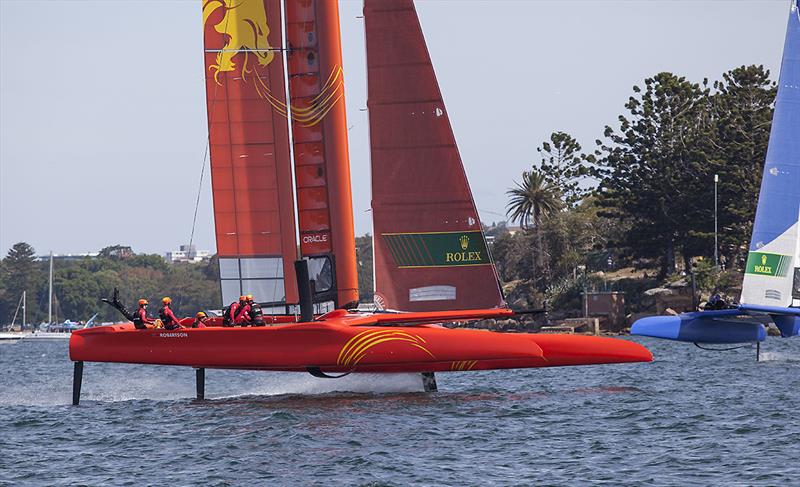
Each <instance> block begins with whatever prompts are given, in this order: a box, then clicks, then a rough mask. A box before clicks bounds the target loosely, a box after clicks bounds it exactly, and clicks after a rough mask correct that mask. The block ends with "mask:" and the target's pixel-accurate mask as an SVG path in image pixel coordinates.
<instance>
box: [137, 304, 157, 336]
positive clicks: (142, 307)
mask: <svg viewBox="0 0 800 487" xmlns="http://www.w3.org/2000/svg"><path fill="white" fill-rule="evenodd" d="M147 304H148V303H147V300H146V299H140V300H139V309H137V310H136V314H135V315H134V317H133V326H135V327H136V328H137V329H139V330H144V329H145V328H147V325H152V324H153V323H155V320H154V319H153V318H150V317H148V316H147Z"/></svg>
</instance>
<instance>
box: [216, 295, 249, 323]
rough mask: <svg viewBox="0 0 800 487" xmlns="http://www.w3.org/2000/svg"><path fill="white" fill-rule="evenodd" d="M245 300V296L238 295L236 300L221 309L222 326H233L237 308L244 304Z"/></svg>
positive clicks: (237, 312)
mask: <svg viewBox="0 0 800 487" xmlns="http://www.w3.org/2000/svg"><path fill="white" fill-rule="evenodd" d="M245 301H247V296H239V301H238V302H237V301H234V302H232V303H231V304H230V305H229V306H228V307H227V308H225V309H224V310H223V311H222V326H233V324H234V323H236V317H237V316H238V314H239V308H241V307H242V306H244V303H245Z"/></svg>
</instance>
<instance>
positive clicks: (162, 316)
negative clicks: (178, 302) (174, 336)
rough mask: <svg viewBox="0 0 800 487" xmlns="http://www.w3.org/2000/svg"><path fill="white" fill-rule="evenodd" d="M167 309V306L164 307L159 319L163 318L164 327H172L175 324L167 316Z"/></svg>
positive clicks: (160, 310)
mask: <svg viewBox="0 0 800 487" xmlns="http://www.w3.org/2000/svg"><path fill="white" fill-rule="evenodd" d="M166 309H167V307H166V306H162V307H161V308H159V310H158V317H159V318H161V322H162V323H164V326H167V325H170V324H172V322H173V320H172V318H171V317H170V316H169V315H168V314H167V311H166Z"/></svg>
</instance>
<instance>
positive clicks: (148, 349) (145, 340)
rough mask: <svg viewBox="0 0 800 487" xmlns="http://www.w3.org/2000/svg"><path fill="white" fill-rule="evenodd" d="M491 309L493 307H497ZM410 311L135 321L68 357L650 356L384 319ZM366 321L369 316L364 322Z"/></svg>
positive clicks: (433, 365) (266, 361) (470, 360)
mask: <svg viewBox="0 0 800 487" xmlns="http://www.w3.org/2000/svg"><path fill="white" fill-rule="evenodd" d="M495 314H497V312H496V311H495ZM400 316H403V317H404V318H406V319H405V320H403V321H404V322H406V323H407V322H408V321H406V320H407V319H408V318H409V317H413V316H415V314H409V315H353V314H348V315H345V314H343V313H342V314H337V315H335V316H330V317H327V318H326V319H324V320H322V321H315V322H313V323H290V324H282V325H275V326H266V327H258V328H222V327H208V328H185V329H180V330H172V331H169V330H163V329H157V330H156V329H149V330H136V329H135V328H134V327H133V325H132V324H121V325H113V326H103V327H98V328H90V329H85V330H78V331H76V332H73V333H72V337H71V338H70V344H69V350H70V359H71V360H73V361H85V362H122V363H138V364H157V365H183V366H191V367H206V368H230V369H255V370H276V371H306V370H307V369H308V368H309V367H315V368H319V369H321V370H322V371H324V372H332V373H336V372H446V371H464V370H488V369H511V368H530V367H555V366H564V365H591V364H608V363H625V362H649V361H651V360H652V358H653V357H652V354H651V353H650V352H649V351H648V350H647V349H646V348H644V347H643V346H641V345H639V344H637V343H633V342H629V341H625V340H617V339H613V338H602V337H593V336H580V335H534V334H524V333H494V332H488V331H482V330H470V329H448V328H444V327H441V326H438V325H430V324H426V325H418V326H380V323H381V322H387V321H398V320H399V317H400ZM364 325H366V326H364Z"/></svg>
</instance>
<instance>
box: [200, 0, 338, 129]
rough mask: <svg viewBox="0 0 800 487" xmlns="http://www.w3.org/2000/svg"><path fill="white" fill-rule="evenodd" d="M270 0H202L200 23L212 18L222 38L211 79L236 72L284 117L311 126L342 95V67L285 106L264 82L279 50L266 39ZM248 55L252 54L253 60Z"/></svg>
mask: <svg viewBox="0 0 800 487" xmlns="http://www.w3.org/2000/svg"><path fill="white" fill-rule="evenodd" d="M269 1H272V0H206V1H205V3H204V4H203V25H207V24H208V23H209V21H212V22H214V23H213V25H212V26H213V29H214V31H215V32H217V33H218V34H220V35H222V37H223V39H224V43H223V44H222V47H221V49H216V50H214V51H216V53H217V55H216V57H215V59H214V62H213V63H210V64H209V66H208V70H209V71H211V72H212V73H213V74H214V81H215V82H216V83H217V84H218V85H220V86H222V81H221V80H220V76H219V75H220V73H226V72H230V73H234V74H239V75H240V76H241V81H242V82H243V83H252V85H253V87H254V88H255V90H256V93H257V94H258V96H259V97H260V98H263V99H264V100H266V101H267V102H268V103H269V104H270V105H271V106H272V108H274V109H275V111H277V112H278V113H280V114H281V115H283V116H284V117H285V116H287V113H290V114H291V117H292V120H294V121H295V122H298V123H300V124H301V125H303V126H305V127H311V126H314V125H316V124H318V123H320V122H321V121H322V119H323V118H324V117H325V115H327V114H328V112H329V111H330V110H331V109H332V108H333V106H334V105H336V103H338V102H339V101H340V100H341V99H342V98H343V97H344V79H343V76H342V68H341V66H337V67H336V68H335V69H334V70H333V71H332V72H331V73H330V75H329V76H328V79H327V81H326V82H325V84H324V85H323V86H322V89H321V91H320V93H319V94H317V95H316V96H314V97H313V98H310V99H308V100H304V101H303V103H302V105H300V104H297V105H290V106H289V107H288V109H287V105H286V103H285V102H284V101H282V97H281V98H278V97H276V96H275V95H274V94H273V92H272V90H271V89H270V87H269V86H268V84H267V79H268V76H267V71H266V69H267V67H268V66H269V64H270V63H272V62H273V60H274V59H275V54H276V52H279V51H280V48H274V47H272V46H271V45H270V43H269V34H270V28H269V24H268V19H267V11H266V8H265V2H269ZM219 12H222V15H220V14H219ZM251 56H254V57H255V62H253V61H252V60H251ZM279 59H280V58H279ZM309 59H314V58H313V57H310V58H309ZM234 79H235V78H234ZM280 81H281V86H280V89H283V80H280Z"/></svg>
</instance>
